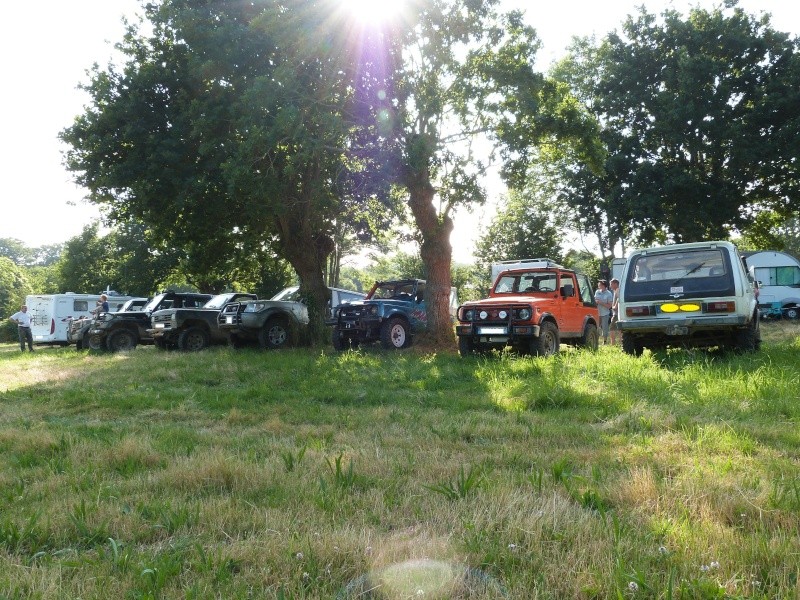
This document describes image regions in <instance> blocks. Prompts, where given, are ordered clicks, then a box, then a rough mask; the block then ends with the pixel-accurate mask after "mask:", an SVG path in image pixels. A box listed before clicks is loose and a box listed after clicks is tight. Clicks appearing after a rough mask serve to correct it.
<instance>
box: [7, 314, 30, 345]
mask: <svg viewBox="0 0 800 600" xmlns="http://www.w3.org/2000/svg"><path fill="white" fill-rule="evenodd" d="M8 320H9V321H14V323H16V324H17V329H18V330H19V349H20V350H21V351H22V352H25V342H27V343H28V348H29V350H30V351H31V352H33V334H32V333H31V316H30V315H29V314H28V307H27V306H25V305H24V304H23V305H22V306H21V307H20V309H19V312H15V313H14V314H13V315H11V316H10V317H9V318H8Z"/></svg>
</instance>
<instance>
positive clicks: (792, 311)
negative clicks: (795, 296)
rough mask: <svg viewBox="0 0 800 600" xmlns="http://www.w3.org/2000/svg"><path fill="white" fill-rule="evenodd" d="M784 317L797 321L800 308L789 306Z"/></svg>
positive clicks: (784, 310) (785, 309)
mask: <svg viewBox="0 0 800 600" xmlns="http://www.w3.org/2000/svg"><path fill="white" fill-rule="evenodd" d="M783 315H784V316H785V317H786V318H787V319H796V318H797V317H798V316H800V308H798V307H797V306H789V307H787V308H784V309H783Z"/></svg>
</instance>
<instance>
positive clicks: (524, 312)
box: [518, 308, 531, 321]
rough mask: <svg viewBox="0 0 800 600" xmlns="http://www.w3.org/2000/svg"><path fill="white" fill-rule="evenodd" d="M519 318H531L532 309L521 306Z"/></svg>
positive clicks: (525, 319)
mask: <svg viewBox="0 0 800 600" xmlns="http://www.w3.org/2000/svg"><path fill="white" fill-rule="evenodd" d="M518 314H519V319H520V321H527V320H528V319H530V318H531V309H530V308H520V309H519V313H518Z"/></svg>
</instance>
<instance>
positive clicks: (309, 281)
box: [278, 218, 332, 346]
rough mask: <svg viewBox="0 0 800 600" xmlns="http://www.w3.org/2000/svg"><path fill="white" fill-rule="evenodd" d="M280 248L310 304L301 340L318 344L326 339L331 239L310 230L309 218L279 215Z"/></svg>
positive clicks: (307, 302)
mask: <svg viewBox="0 0 800 600" xmlns="http://www.w3.org/2000/svg"><path fill="white" fill-rule="evenodd" d="M278 226H279V230H280V232H281V236H280V240H281V242H280V243H281V248H282V250H283V254H284V258H286V260H287V261H289V264H291V265H292V267H293V268H294V270H295V272H296V273H297V276H298V277H299V278H300V294H301V295H302V296H303V297H304V298H305V301H306V304H307V306H308V318H309V324H308V327H307V328H305V331H303V332H299V333H300V338H299V339H300V340H301V341H302V342H304V343H307V344H310V345H312V346H313V345H317V344H320V343H322V342H323V341H324V340H325V309H326V307H327V305H328V303H329V302H330V299H331V298H330V292H329V291H328V288H327V287H326V285H325V263H326V261H327V258H328V255H329V254H330V253H331V251H332V248H331V243H332V242H331V240H330V238H328V237H327V236H326V235H324V234H321V233H315V232H313V231H311V226H310V223H309V222H308V220H307V219H303V218H300V219H296V218H279V219H278Z"/></svg>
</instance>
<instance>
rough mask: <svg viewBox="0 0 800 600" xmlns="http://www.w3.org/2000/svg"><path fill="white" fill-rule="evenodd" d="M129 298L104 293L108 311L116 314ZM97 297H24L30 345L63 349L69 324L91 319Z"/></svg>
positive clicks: (49, 295)
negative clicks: (31, 338) (56, 345)
mask: <svg viewBox="0 0 800 600" xmlns="http://www.w3.org/2000/svg"><path fill="white" fill-rule="evenodd" d="M130 298H131V297H130V296H115V295H111V294H108V308H109V310H110V311H111V312H116V311H118V310H119V309H120V307H121V306H122V305H123V304H124V303H125V302H126V301H127V300H129V299H130ZM99 299H100V294H75V293H72V292H67V293H66V294H40V295H30V296H26V297H25V304H26V305H27V306H28V314H29V315H30V316H31V333H32V334H33V343H34V344H58V345H62V346H66V345H67V344H68V343H69V342H68V341H67V332H68V331H69V322H70V321H71V320H73V319H79V318H80V317H91V316H92V312H91V311H92V310H94V308H95V306H96V304H97V301H98V300H99Z"/></svg>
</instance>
